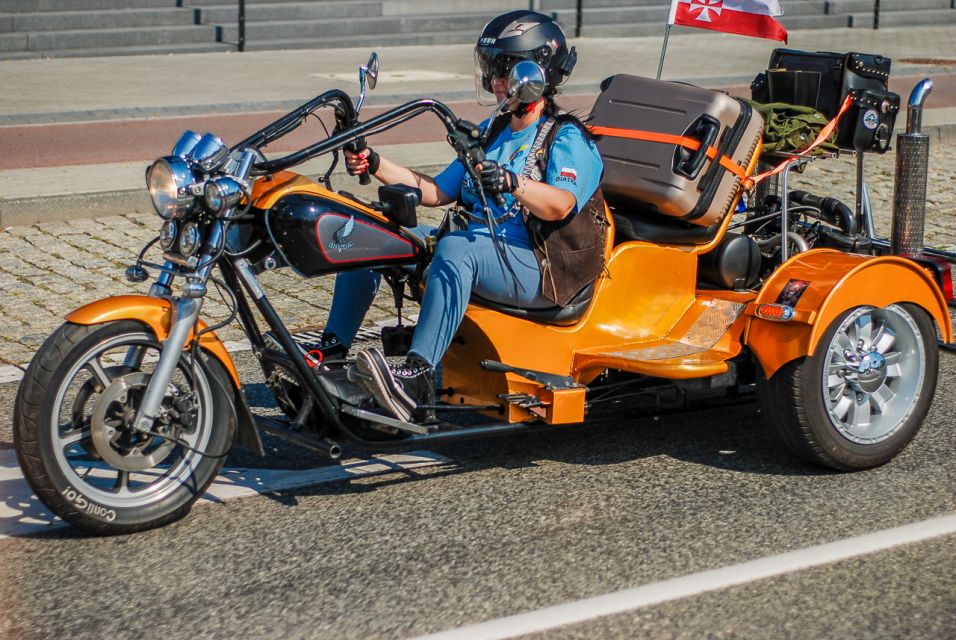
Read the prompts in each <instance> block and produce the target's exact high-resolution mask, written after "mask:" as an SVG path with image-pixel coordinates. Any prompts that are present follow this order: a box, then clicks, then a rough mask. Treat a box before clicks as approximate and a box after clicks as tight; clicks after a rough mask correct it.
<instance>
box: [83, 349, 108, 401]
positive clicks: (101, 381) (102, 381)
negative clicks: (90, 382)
mask: <svg viewBox="0 0 956 640" xmlns="http://www.w3.org/2000/svg"><path fill="white" fill-rule="evenodd" d="M100 357H101V355H99V354H98V355H96V356H94V357H93V358H91V359H90V361H89V362H87V363H86V365H85V366H84V368H85V369H87V370H88V371H89V372H90V373H91V374H93V379H94V380H96V382H97V387H96V391H97V392H98V393H101V392H102V391H103V389H105V388H106V387H108V386H110V383H111V382H112V381H113V380H112V379H111V378H110V377H109V375H108V374H107V373H106V368H105V367H103V363H102V362H100Z"/></svg>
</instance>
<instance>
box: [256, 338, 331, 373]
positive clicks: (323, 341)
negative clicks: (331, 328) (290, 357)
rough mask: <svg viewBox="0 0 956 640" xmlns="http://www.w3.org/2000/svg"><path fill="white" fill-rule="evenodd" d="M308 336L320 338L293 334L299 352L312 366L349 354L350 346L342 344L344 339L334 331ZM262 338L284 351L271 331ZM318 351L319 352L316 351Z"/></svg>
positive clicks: (272, 346)
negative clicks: (301, 336)
mask: <svg viewBox="0 0 956 640" xmlns="http://www.w3.org/2000/svg"><path fill="white" fill-rule="evenodd" d="M307 337H308V338H313V337H316V338H318V339H317V340H302V339H301V338H296V337H295V336H293V339H294V340H295V344H296V346H297V347H298V348H299V353H300V354H301V355H302V357H303V358H305V359H306V360H307V361H308V362H309V364H310V366H313V367H315V366H318V365H319V364H321V363H322V362H324V361H325V360H329V359H337V358H345V356H346V355H348V352H349V348H348V347H346V346H345V345H344V344H342V341H341V340H339V338H338V336H336V335H335V334H334V333H328V332H323V333H320V334H308V335H307ZM262 338H263V341H264V342H265V343H266V346H267V347H269V348H270V349H273V350H275V351H282V345H280V344H279V340H278V339H277V338H276V337H275V336H274V335H272V333H271V332H269V331H266V332H265V333H264V334H262ZM316 351H317V352H318V354H317V353H315V352H316ZM319 354H321V355H319Z"/></svg>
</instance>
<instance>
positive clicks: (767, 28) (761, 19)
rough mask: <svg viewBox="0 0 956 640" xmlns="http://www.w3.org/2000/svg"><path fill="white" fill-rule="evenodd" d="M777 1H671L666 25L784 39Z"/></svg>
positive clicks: (785, 33) (781, 12)
mask: <svg viewBox="0 0 956 640" xmlns="http://www.w3.org/2000/svg"><path fill="white" fill-rule="evenodd" d="M780 15H783V9H781V8H780V2H779V0H672V2H671V12H670V16H669V17H668V18H667V24H669V25H670V24H679V25H683V26H685V27H697V28H698V29H711V30H713V31H726V32H727V33H736V34H738V35H742V36H753V37H754V38H769V39H770V40H780V41H782V42H786V41H787V30H786V29H784V28H783V25H782V24H780V23H779V22H777V21H776V20H774V16H780Z"/></svg>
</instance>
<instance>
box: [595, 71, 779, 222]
mask: <svg viewBox="0 0 956 640" xmlns="http://www.w3.org/2000/svg"><path fill="white" fill-rule="evenodd" d="M589 126H590V127H591V128H592V131H594V132H595V133H596V134H598V135H600V136H601V137H600V138H599V140H598V143H597V146H598V150H599V151H600V152H601V156H602V158H603V159H604V179H603V181H602V182H601V187H602V188H603V190H604V196H605V198H606V199H607V202H608V204H609V205H611V206H612V207H620V208H622V209H625V210H626V209H635V208H638V209H643V210H651V211H655V212H657V213H660V214H663V215H665V216H670V217H672V218H677V219H680V220H684V221H687V222H691V223H693V224H696V225H702V226H710V225H712V224H714V223H716V222H718V221H720V220H721V219H722V218H723V217H724V216H725V215H726V214H727V213H728V211H729V210H730V208H731V206H732V205H733V202H734V199H735V198H736V196H737V192H738V190H739V188H740V184H741V182H742V181H743V179H744V178H746V177H747V176H746V170H747V168H748V167H749V165H750V161H751V159H752V158H753V155H754V153H755V152H756V149H757V146H758V144H759V142H760V134H761V131H762V128H763V117H762V116H761V115H760V114H759V113H756V112H755V111H753V110H752V109H751V107H750V105H749V104H747V103H746V102H743V101H741V100H738V99H736V98H732V97H730V96H728V95H727V94H725V93H721V92H718V91H712V90H710V89H703V88H701V87H695V86H693V85H689V84H683V83H676V82H666V81H662V80H653V79H650V78H641V77H637V76H629V75H623V74H622V75H616V76H612V77H610V78H608V79H607V80H605V81H604V82H603V83H602V85H601V94H600V95H599V96H598V98H597V101H596V102H595V104H594V108H593V109H592V111H591V120H590V121H589Z"/></svg>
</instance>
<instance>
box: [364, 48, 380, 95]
mask: <svg viewBox="0 0 956 640" xmlns="http://www.w3.org/2000/svg"><path fill="white" fill-rule="evenodd" d="M364 69H365V82H366V83H367V84H368V88H369V89H374V88H375V85H376V84H378V54H377V53H375V52H374V51H373V52H372V55H370V56H369V57H368V63H367V64H366V65H365V67H364Z"/></svg>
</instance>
